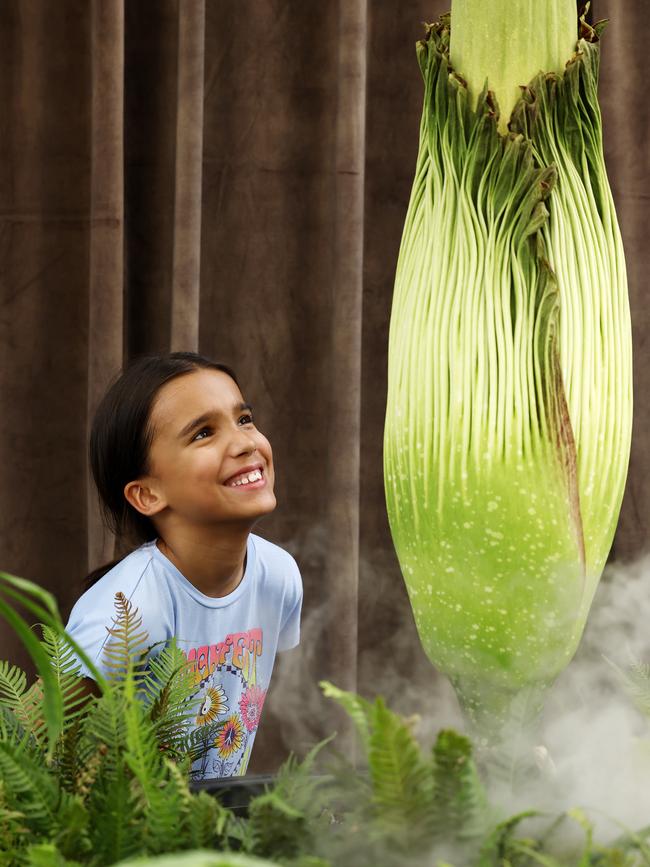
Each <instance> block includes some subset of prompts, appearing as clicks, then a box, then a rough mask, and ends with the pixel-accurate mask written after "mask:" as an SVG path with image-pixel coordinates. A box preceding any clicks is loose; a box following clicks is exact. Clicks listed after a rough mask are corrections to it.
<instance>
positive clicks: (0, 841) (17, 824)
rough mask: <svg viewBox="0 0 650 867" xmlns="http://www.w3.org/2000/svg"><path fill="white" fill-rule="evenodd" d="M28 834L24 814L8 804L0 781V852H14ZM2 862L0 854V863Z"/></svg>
mask: <svg viewBox="0 0 650 867" xmlns="http://www.w3.org/2000/svg"><path fill="white" fill-rule="evenodd" d="M28 834H29V828H28V827H27V825H26V823H25V814H24V813H22V812H21V811H20V810H15V809H12V808H11V807H10V806H9V803H8V801H7V798H6V795H5V785H4V783H2V782H0V853H2V852H15V851H16V849H17V848H19V847H20V846H21V845H22V843H23V842H25V841H26V840H27V839H28ZM2 863H3V861H2V856H1V854H0V864H2Z"/></svg>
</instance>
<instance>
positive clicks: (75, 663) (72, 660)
mask: <svg viewBox="0 0 650 867" xmlns="http://www.w3.org/2000/svg"><path fill="white" fill-rule="evenodd" d="M42 629H43V641H42V644H43V647H44V648H45V650H46V651H47V652H48V654H49V655H50V659H51V662H52V668H53V669H54V675H55V678H56V681H57V683H58V685H59V691H60V693H61V699H62V702H63V728H64V730H65V729H66V728H67V727H68V726H69V725H70V724H71V723H72V722H73V721H74V720H75V719H77V717H79V716H80V715H81V714H82V713H84V711H85V707H86V704H87V702H88V694H87V692H86V690H85V688H84V683H83V679H82V676H81V665H80V664H79V660H78V658H77V655H76V654H75V652H74V650H73V649H72V647H71V646H70V645H69V643H68V642H67V640H66V637H65V635H64V634H62V633H59V632H56V630H54V629H52V628H51V627H49V626H43V627H42Z"/></svg>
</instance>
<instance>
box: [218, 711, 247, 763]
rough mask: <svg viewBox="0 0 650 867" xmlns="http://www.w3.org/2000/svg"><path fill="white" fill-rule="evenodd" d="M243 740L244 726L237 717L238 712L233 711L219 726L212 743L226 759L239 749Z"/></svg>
mask: <svg viewBox="0 0 650 867" xmlns="http://www.w3.org/2000/svg"><path fill="white" fill-rule="evenodd" d="M243 742H244V727H243V726H242V724H241V720H240V719H239V714H236V713H234V714H233V715H232V716H229V717H228V719H227V720H226V721H225V722H224V724H223V725H222V726H221V729H220V730H219V734H218V735H217V737H216V738H215V741H214V745H215V747H216V748H217V752H218V753H219V755H220V756H222V757H223V758H224V759H227V758H230V756H232V755H233V754H234V753H236V752H237V750H239V749H240V747H241V745H242V743H243Z"/></svg>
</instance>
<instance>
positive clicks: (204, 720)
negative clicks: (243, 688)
mask: <svg viewBox="0 0 650 867" xmlns="http://www.w3.org/2000/svg"><path fill="white" fill-rule="evenodd" d="M201 699H202V701H201V707H200V708H199V712H198V714H197V716H196V724H197V726H204V725H207V724H208V723H211V722H213V721H214V720H215V719H216V718H217V717H218V716H222V715H223V714H225V713H228V710H229V707H228V700H227V697H226V691H225V690H224V688H223V686H221V684H215V685H214V686H209V687H208V688H207V689H206V691H205V693H204V694H203V696H201Z"/></svg>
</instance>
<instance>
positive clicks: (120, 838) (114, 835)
mask: <svg viewBox="0 0 650 867" xmlns="http://www.w3.org/2000/svg"><path fill="white" fill-rule="evenodd" d="M86 803H87V809H88V812H89V814H90V815H91V817H92V822H91V827H90V840H91V844H92V850H93V852H94V853H95V857H96V859H97V863H99V864H114V863H115V862H116V861H120V860H121V859H123V858H130V857H133V856H134V855H135V854H136V853H139V852H141V851H142V849H143V846H142V831H141V827H140V819H141V816H142V813H141V810H140V807H139V805H138V802H137V799H136V797H135V795H134V794H133V791H132V788H131V779H130V777H128V776H127V775H126V773H125V768H124V765H117V767H114V768H113V769H112V772H111V773H110V775H109V774H103V773H100V774H98V775H97V777H96V778H95V781H94V783H93V785H92V788H91V790H90V794H89V796H88V797H87V799H86Z"/></svg>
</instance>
